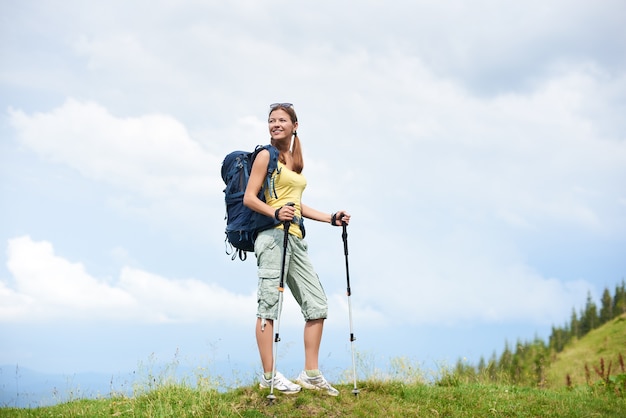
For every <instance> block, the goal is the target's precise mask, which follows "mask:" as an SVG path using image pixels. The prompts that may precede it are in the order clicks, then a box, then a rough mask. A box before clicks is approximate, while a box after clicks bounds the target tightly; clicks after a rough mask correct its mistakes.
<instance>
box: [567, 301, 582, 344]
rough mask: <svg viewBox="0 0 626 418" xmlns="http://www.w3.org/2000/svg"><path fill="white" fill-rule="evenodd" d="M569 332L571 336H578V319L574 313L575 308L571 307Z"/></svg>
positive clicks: (579, 335)
mask: <svg viewBox="0 0 626 418" xmlns="http://www.w3.org/2000/svg"><path fill="white" fill-rule="evenodd" d="M569 328H570V332H571V335H572V338H580V337H581V334H580V320H579V319H578V316H577V315H576V308H572V319H571V320H570V327H569Z"/></svg>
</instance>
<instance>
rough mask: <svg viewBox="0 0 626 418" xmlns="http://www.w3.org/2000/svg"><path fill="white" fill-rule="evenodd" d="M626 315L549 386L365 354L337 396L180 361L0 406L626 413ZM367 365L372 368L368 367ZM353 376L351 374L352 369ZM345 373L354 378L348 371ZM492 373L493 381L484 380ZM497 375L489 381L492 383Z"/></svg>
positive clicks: (554, 374)
mask: <svg viewBox="0 0 626 418" xmlns="http://www.w3.org/2000/svg"><path fill="white" fill-rule="evenodd" d="M625 330H626V316H624V315H623V316H621V317H620V318H616V319H615V320H613V321H611V322H609V323H606V324H604V325H603V326H602V327H600V328H598V329H596V330H593V331H592V332H590V333H589V334H587V335H586V336H585V337H583V338H582V339H580V340H579V341H575V342H573V343H572V344H570V346H568V347H567V348H566V349H565V350H564V351H563V352H561V353H559V354H558V355H556V357H555V358H553V359H551V362H550V365H549V368H548V375H547V382H548V384H547V385H545V386H543V387H541V388H540V387H535V386H532V387H531V386H519V385H514V384H511V383H510V381H511V380H510V379H507V376H505V375H503V376H502V377H501V378H500V379H497V380H496V382H497V383H493V382H491V381H490V379H488V378H487V377H486V376H470V377H471V378H470V377H468V376H465V375H463V374H459V373H457V372H455V370H453V369H447V368H445V367H442V368H441V370H440V371H439V372H438V373H437V375H436V376H430V377H429V378H427V377H426V376H425V373H424V372H423V371H422V370H420V367H419V366H418V365H416V364H415V363H414V362H412V361H411V360H409V359H407V358H396V359H392V360H391V363H390V364H389V367H388V371H387V372H384V373H383V372H381V371H380V370H377V369H372V368H371V362H369V361H368V359H367V357H366V356H365V357H364V356H362V355H359V356H358V364H359V369H360V370H361V371H364V373H362V374H363V375H364V376H367V377H366V378H365V379H364V380H361V381H359V382H358V387H359V390H360V393H359V394H358V396H355V395H353V394H352V393H351V392H352V389H353V386H352V384H340V385H336V387H337V388H338V389H339V390H340V391H341V395H340V396H338V397H330V396H327V395H325V394H324V393H320V392H315V391H307V390H303V391H302V392H300V393H298V394H296V395H282V394H280V393H278V392H276V395H277V399H276V401H275V402H274V403H273V404H270V403H269V402H268V400H267V398H266V396H267V394H268V392H269V390H259V389H258V387H257V386H255V385H252V386H242V387H239V388H236V389H231V390H228V391H222V390H218V389H217V388H218V387H220V385H219V382H220V379H219V378H218V379H215V378H214V377H213V376H209V375H208V373H207V372H206V370H200V371H199V375H197V376H196V381H195V383H194V384H189V383H187V382H186V381H184V380H183V381H182V382H181V381H177V380H176V379H175V378H174V376H175V373H174V371H175V369H176V367H177V364H178V362H177V360H175V361H174V363H173V364H172V365H171V367H168V368H166V369H165V370H164V371H161V372H156V371H155V370H154V369H153V368H152V367H148V368H147V370H144V372H145V373H146V379H145V381H143V382H140V384H138V385H136V386H133V395H132V396H128V395H122V394H115V393H113V394H111V395H110V397H106V398H100V399H76V400H73V401H70V402H66V403H63V404H58V405H54V406H48V407H39V408H8V407H5V408H0V418H1V417H16V418H20V417H35V418H39V417H181V418H185V417H282V416H287V417H346V416H349V417H372V416H373V417H379V416H383V417H409V416H410V417H455V418H456V417H459V418H464V417H568V418H569V417H574V418H576V417H603V418H605V417H606V418H612V417H616V418H617V417H620V418H623V417H626V372H625V371H624V365H623V363H624V355H626V351H625V350H624V349H625V348H626V332H625ZM368 365H370V367H369V368H368ZM347 375H349V376H351V375H352V374H351V373H348V372H347ZM343 381H344V382H347V381H350V382H351V379H349V378H345V377H344V379H343ZM486 382H487V383H486ZM490 382H491V383H490Z"/></svg>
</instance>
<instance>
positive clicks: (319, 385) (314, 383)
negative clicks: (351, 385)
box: [296, 370, 339, 396]
mask: <svg viewBox="0 0 626 418" xmlns="http://www.w3.org/2000/svg"><path fill="white" fill-rule="evenodd" d="M296 382H297V383H299V384H300V385H302V387H303V388H307V389H314V390H325V391H326V393H328V394H329V395H330V396H337V395H339V391H338V390H337V389H335V388H334V387H332V386H331V385H330V383H328V381H326V379H325V378H324V375H322V374H320V375H319V376H315V377H309V376H308V375H307V374H306V372H305V371H304V370H302V373H300V376H298V378H297V379H296Z"/></svg>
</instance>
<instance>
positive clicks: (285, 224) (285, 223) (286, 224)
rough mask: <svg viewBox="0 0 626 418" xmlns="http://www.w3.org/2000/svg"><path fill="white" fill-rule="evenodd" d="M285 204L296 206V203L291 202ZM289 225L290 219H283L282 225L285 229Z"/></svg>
mask: <svg viewBox="0 0 626 418" xmlns="http://www.w3.org/2000/svg"><path fill="white" fill-rule="evenodd" d="M285 206H292V207H293V206H296V204H295V203H293V202H289V203H287V204H286V205H285ZM290 226H291V221H283V227H284V228H285V230H288V229H289V227H290Z"/></svg>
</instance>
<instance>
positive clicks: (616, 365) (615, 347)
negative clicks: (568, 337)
mask: <svg viewBox="0 0 626 418" xmlns="http://www.w3.org/2000/svg"><path fill="white" fill-rule="evenodd" d="M620 354H623V355H626V315H622V316H619V317H617V318H615V319H613V320H612V321H610V322H607V323H606V324H604V325H603V326H602V327H600V328H596V329H594V330H592V331H590V332H589V333H588V334H587V335H585V336H584V337H583V338H582V339H580V340H578V341H574V342H573V343H572V344H570V345H569V346H568V347H567V348H566V349H565V350H563V352H561V353H559V354H557V356H556V358H555V359H554V360H553V361H552V362H551V363H550V367H549V369H548V373H547V383H548V385H549V386H550V387H559V386H563V385H565V384H566V382H567V380H568V379H569V381H571V383H572V384H573V385H581V384H585V383H590V382H589V379H592V380H593V381H596V380H598V379H601V378H602V377H601V376H599V375H598V373H596V370H595V369H596V368H597V369H598V371H600V369H601V364H602V363H604V367H605V371H608V368H609V365H611V369H612V373H613V374H615V373H620V372H622V373H623V370H621V365H620ZM622 358H623V357H622ZM624 415H625V416H626V414H624Z"/></svg>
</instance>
